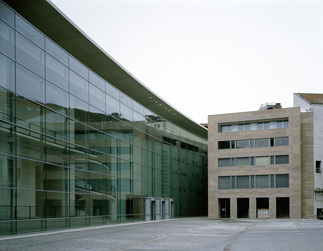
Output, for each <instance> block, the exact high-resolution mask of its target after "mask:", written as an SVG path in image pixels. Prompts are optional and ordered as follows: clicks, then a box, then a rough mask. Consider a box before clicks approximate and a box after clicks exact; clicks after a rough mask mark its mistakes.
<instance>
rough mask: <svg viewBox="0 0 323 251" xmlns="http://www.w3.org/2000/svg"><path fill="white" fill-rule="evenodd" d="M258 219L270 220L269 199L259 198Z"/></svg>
mask: <svg viewBox="0 0 323 251" xmlns="http://www.w3.org/2000/svg"><path fill="white" fill-rule="evenodd" d="M257 218H261V219H267V218H269V198H257Z"/></svg>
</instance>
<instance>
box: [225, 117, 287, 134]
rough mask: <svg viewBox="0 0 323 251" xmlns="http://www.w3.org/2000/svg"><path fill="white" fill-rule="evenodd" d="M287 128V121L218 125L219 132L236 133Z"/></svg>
mask: <svg viewBox="0 0 323 251" xmlns="http://www.w3.org/2000/svg"><path fill="white" fill-rule="evenodd" d="M288 126H289V123H288V120H287V119H284V120H281V119H280V120H271V121H264V122H257V121H255V122H250V123H243V124H242V123H241V124H236V123H232V124H225V125H219V132H236V131H239V132H241V131H252V130H267V129H276V128H287V127H288Z"/></svg>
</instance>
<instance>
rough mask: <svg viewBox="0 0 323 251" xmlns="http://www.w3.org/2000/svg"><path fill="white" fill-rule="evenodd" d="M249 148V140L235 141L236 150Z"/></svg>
mask: <svg viewBox="0 0 323 251" xmlns="http://www.w3.org/2000/svg"><path fill="white" fill-rule="evenodd" d="M248 147H249V140H248V139H245V140H237V141H236V148H248Z"/></svg>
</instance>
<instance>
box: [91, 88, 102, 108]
mask: <svg viewBox="0 0 323 251" xmlns="http://www.w3.org/2000/svg"><path fill="white" fill-rule="evenodd" d="M90 104H91V105H93V106H94V107H96V108H98V109H100V110H101V111H105V93H104V92H103V91H102V90H101V89H99V88H97V87H95V86H94V85H92V84H90Z"/></svg>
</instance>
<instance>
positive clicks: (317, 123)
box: [294, 93, 323, 216]
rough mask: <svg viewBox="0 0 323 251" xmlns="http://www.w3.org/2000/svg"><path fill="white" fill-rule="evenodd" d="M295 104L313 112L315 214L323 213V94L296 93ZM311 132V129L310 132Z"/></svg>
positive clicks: (302, 110)
mask: <svg viewBox="0 0 323 251" xmlns="http://www.w3.org/2000/svg"><path fill="white" fill-rule="evenodd" d="M294 106H298V107H300V108H301V112H306V113H310V114H311V113H312V114H313V134H312V135H309V136H312V137H313V155H312V157H313V161H314V164H313V167H312V170H311V172H312V173H314V194H313V196H314V214H316V215H317V216H320V215H323V170H322V161H323V94H317V93H295V94H294ZM308 133H309V134H310V131H309V132H308Z"/></svg>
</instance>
